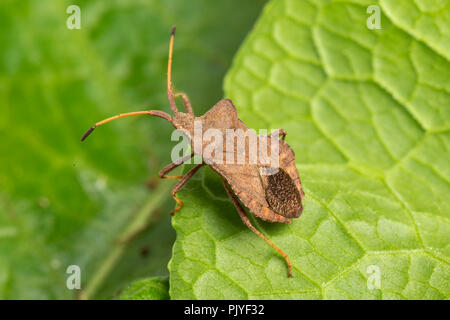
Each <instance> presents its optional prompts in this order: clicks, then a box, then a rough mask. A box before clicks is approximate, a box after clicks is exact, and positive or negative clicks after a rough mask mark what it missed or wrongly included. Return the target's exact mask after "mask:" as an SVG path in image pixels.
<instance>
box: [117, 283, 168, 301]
mask: <svg viewBox="0 0 450 320" xmlns="http://www.w3.org/2000/svg"><path fill="white" fill-rule="evenodd" d="M120 299H122V300H169V299H170V297H169V279H168V278H149V279H144V280H138V281H136V282H134V283H132V284H131V285H130V286H129V287H128V288H126V289H125V290H124V291H123V292H122V294H121V295H120Z"/></svg>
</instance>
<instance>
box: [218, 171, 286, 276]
mask: <svg viewBox="0 0 450 320" xmlns="http://www.w3.org/2000/svg"><path fill="white" fill-rule="evenodd" d="M222 182H223V185H224V186H225V190H226V191H227V194H228V196H229V197H230V199H231V201H232V202H233V204H234V206H235V207H236V210H237V212H238V213H239V216H240V217H241V219H242V222H244V224H245V225H246V226H247V227H248V228H249V229H250V230H252V231H253V232H254V233H256V235H258V236H259V237H260V238H261V239H263V240H264V241H265V242H267V244H269V246H271V247H272V248H274V249H275V250H276V251H278V253H280V254H281V256H282V257H283V258H284V260H285V261H286V264H287V266H288V276H289V277H292V264H291V260H289V257H288V255H287V254H286V253H285V252H284V251H283V250H281V249H280V248H278V247H277V246H276V245H275V244H274V243H273V242H272V241H270V240H269V239H267V238H266V237H265V236H264V235H263V234H262V233H261V232H259V231H258V230H257V229H256V228H255V227H254V226H253V225H252V224H251V222H250V219H249V218H248V216H247V214H246V213H245V210H244V208H243V207H242V205H241V204H240V203H239V200H238V199H237V197H236V195H235V194H234V193H233V191H232V190H231V188H230V187H229V186H228V184H227V182H226V181H225V180H224V179H222Z"/></svg>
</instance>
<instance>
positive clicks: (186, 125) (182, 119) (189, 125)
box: [172, 112, 195, 132]
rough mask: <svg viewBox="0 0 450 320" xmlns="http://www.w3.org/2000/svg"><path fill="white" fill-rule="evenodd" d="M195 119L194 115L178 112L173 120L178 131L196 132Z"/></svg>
mask: <svg viewBox="0 0 450 320" xmlns="http://www.w3.org/2000/svg"><path fill="white" fill-rule="evenodd" d="M194 119H195V117H194V115H193V114H190V113H184V112H177V113H175V115H174V116H173V118H172V125H173V126H174V127H175V128H177V129H180V130H186V131H188V132H191V131H192V130H194Z"/></svg>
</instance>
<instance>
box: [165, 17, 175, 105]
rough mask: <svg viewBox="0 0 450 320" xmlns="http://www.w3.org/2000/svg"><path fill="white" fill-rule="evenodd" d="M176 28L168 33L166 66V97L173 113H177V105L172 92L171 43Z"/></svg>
mask: <svg viewBox="0 0 450 320" xmlns="http://www.w3.org/2000/svg"><path fill="white" fill-rule="evenodd" d="M176 28H177V27H176V26H173V27H172V32H171V33H170V45H169V63H168V66H167V96H168V97H169V104H170V109H172V111H173V113H177V112H178V109H177V105H176V104H175V98H174V96H173V90H172V54H173V41H174V39H175V30H176Z"/></svg>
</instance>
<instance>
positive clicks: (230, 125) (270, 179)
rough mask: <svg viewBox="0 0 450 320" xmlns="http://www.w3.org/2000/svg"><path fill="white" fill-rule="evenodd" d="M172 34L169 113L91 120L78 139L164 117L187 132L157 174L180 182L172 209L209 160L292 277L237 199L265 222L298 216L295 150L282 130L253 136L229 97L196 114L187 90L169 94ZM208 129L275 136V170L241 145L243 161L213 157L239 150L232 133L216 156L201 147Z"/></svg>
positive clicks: (299, 200) (299, 189)
mask: <svg viewBox="0 0 450 320" xmlns="http://www.w3.org/2000/svg"><path fill="white" fill-rule="evenodd" d="M174 35H175V27H173V28H172V32H171V37H170V46H169V62H168V75H167V95H168V98H169V104H170V108H171V109H172V111H173V116H171V115H169V114H167V113H165V112H163V111H159V110H149V111H137V112H130V113H125V114H120V115H117V116H114V117H111V118H108V119H105V120H103V121H100V122H98V123H96V124H95V125H94V126H93V127H91V128H90V129H89V130H88V131H87V132H86V133H85V134H84V135H83V137H82V138H81V141H84V140H85V139H86V138H87V137H88V136H89V135H90V134H91V133H92V131H94V129H95V128H97V127H98V126H101V125H102V124H105V123H107V122H109V121H112V120H115V119H118V118H122V117H129V116H134V115H151V116H157V117H160V118H163V119H166V120H167V121H168V122H170V123H171V124H172V125H173V126H174V127H175V128H176V129H178V130H181V131H182V132H183V133H184V134H185V135H186V137H188V139H189V142H190V144H191V147H192V150H193V152H192V153H191V154H190V155H188V156H185V157H183V158H181V159H179V160H178V161H175V162H173V163H171V164H169V165H168V166H166V167H165V168H163V169H162V170H161V171H160V172H159V176H160V177H161V178H165V179H180V181H179V182H178V183H177V184H176V185H175V186H174V188H173V190H172V193H171V194H172V197H173V198H174V199H175V201H176V202H177V204H178V205H177V207H176V208H175V209H174V210H173V211H172V212H171V214H173V213H175V212H176V211H178V210H180V209H181V207H182V206H183V202H182V201H181V200H180V199H178V197H177V196H176V193H177V192H178V191H180V190H181V188H183V186H184V185H185V184H186V183H187V182H188V181H189V179H190V178H192V176H193V175H194V174H195V173H196V172H197V171H198V170H199V169H200V168H201V167H202V166H204V165H209V166H210V167H211V168H212V169H213V170H214V171H215V172H217V173H218V174H219V175H220V177H221V178H222V181H223V185H224V187H225V190H226V192H227V194H228V196H229V197H230V199H231V201H232V202H233V204H234V206H235V207H236V209H237V211H238V213H239V215H240V217H241V219H242V221H243V222H244V224H245V225H246V226H247V227H248V228H249V229H250V230H252V231H253V232H254V233H256V234H257V235H258V236H259V237H261V238H262V239H263V240H264V241H266V242H267V243H268V244H269V245H270V246H271V247H272V248H274V249H275V250H277V251H278V252H279V253H280V254H281V255H282V256H283V258H284V259H285V261H286V263H287V266H288V275H289V276H290V277H291V276H292V270H291V268H292V267H291V262H290V260H289V258H288V256H287V254H286V253H284V252H283V251H282V250H281V249H280V248H278V247H277V246H276V245H275V244H274V243H272V242H271V241H270V240H269V239H267V238H266V237H265V236H264V235H263V234H262V233H261V232H259V231H258V230H257V229H256V228H255V227H254V226H253V225H252V224H251V222H250V219H249V218H248V216H247V215H246V213H245V211H244V208H243V207H242V205H241V202H242V204H244V205H245V206H246V207H247V208H248V209H249V210H250V212H252V213H253V214H254V215H256V216H257V217H259V218H261V219H263V220H265V221H269V222H283V223H290V222H291V218H298V217H299V216H300V214H301V213H302V211H303V206H302V200H304V193H303V191H302V184H301V182H300V178H299V175H298V172H297V168H296V166H295V155H294V152H293V150H292V149H291V148H290V147H289V145H288V144H287V143H286V142H285V141H284V139H285V137H286V132H285V131H284V130H283V129H279V130H276V131H274V132H272V133H271V134H269V135H266V136H257V135H256V133H254V131H253V130H250V129H249V128H248V127H247V126H246V125H245V124H244V123H243V122H242V121H241V120H240V119H239V118H238V115H237V110H236V108H235V107H234V105H233V103H232V102H231V100H229V99H223V100H220V101H219V102H218V103H217V104H216V105H214V107H212V108H211V109H210V110H209V111H208V112H207V113H205V114H204V115H203V116H201V117H196V116H195V115H194V112H193V109H192V106H191V103H190V101H189V98H188V97H187V95H186V94H184V93H174V92H173V90H172V83H171V69H172V52H173V42H174ZM176 97H181V99H182V101H183V104H184V107H185V109H186V113H183V112H180V111H178V109H177V106H176V103H175V98H176ZM196 123H197V124H200V125H201V128H202V129H201V130H202V134H201V135H200V136H199V139H200V140H198V139H197V137H196V134H195V129H196V128H195V126H196ZM208 129H214V130H216V132H217V131H218V132H219V133H223V134H224V135H225V136H226V134H227V131H228V130H241V132H243V133H244V134H247V135H248V137H247V138H248V141H249V140H251V138H252V137H253V138H254V137H257V138H258V139H259V140H258V141H259V144H261V141H263V143H265V144H268V145H269V144H270V143H271V142H274V141H273V139H276V142H277V143H278V150H277V153H276V156H277V157H278V159H277V160H278V161H277V164H278V166H277V167H276V170H275V171H273V172H266V171H270V170H267V169H273V168H272V167H270V166H268V165H267V164H266V163H267V162H266V161H262V160H267V159H263V158H264V156H262V155H260V154H259V153H258V156H257V157H258V159H257V161H256V163H252V162H251V161H249V158H250V156H251V152H247V153H245V150H244V154H245V155H244V161H243V162H241V163H234V162H233V163H231V164H230V163H229V162H227V161H225V162H223V161H218V159H219V160H220V159H223V158H224V157H226V156H228V155H229V154H230V153H231V154H232V155H233V160H234V154H237V155H239V154H242V149H239V148H238V147H237V146H236V145H235V144H233V143H234V138H233V140H232V142H233V143H232V144H231V145H228V144H226V147H223V145H224V144H223V140H222V141H221V142H220V144H221V146H222V148H223V150H224V152H223V154H222V155H221V157H222V158H218V157H216V155H215V154H214V155H212V153H211V154H206V152H205V150H206V149H207V148H206V147H207V142H206V141H204V140H205V139H203V132H205V131H207V130H208ZM280 137H281V139H280ZM216 142H217V141H215V143H216ZM244 144H245V148H246V149H249V148H248V147H249V143H246V142H244ZM238 149H239V150H238ZM194 155H198V156H200V157H201V158H202V162H201V163H200V164H197V165H196V166H195V167H193V168H192V169H191V170H190V171H189V172H187V173H186V174H185V175H183V176H167V175H166V174H167V173H169V172H170V171H172V170H173V169H175V168H176V167H178V166H179V165H181V164H182V163H184V162H186V161H187V160H189V159H191V158H192V157H194ZM227 159H228V158H227Z"/></svg>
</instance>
